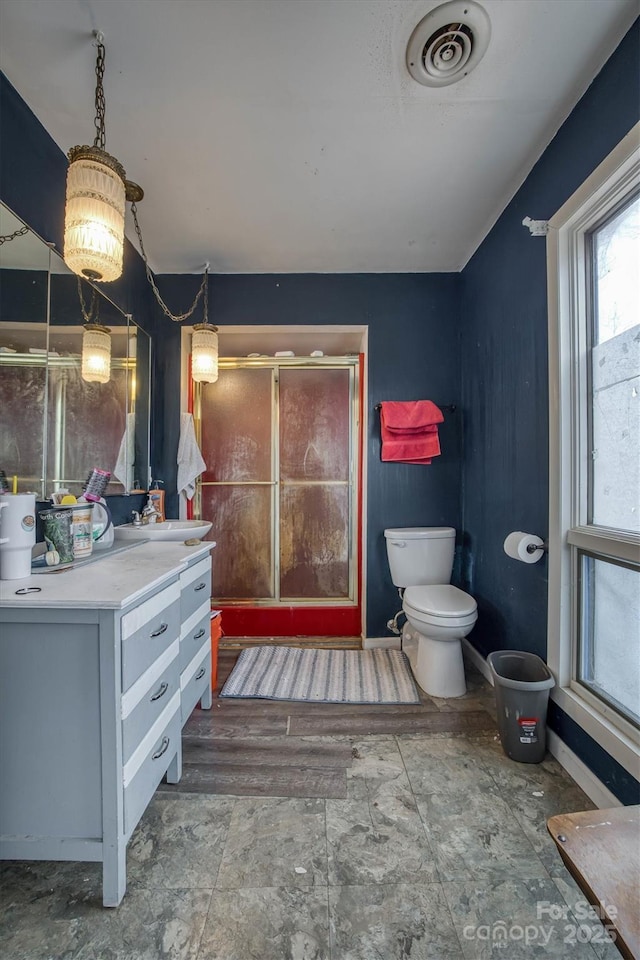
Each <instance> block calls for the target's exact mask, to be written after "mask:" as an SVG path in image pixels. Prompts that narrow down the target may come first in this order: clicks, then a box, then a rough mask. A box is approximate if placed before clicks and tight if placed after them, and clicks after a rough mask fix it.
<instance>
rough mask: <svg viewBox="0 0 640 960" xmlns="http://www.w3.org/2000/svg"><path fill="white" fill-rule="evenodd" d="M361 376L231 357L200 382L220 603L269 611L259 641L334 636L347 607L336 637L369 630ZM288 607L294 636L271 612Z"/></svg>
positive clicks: (301, 363) (204, 502) (204, 495)
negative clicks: (266, 636) (363, 625)
mask: <svg viewBox="0 0 640 960" xmlns="http://www.w3.org/2000/svg"><path fill="white" fill-rule="evenodd" d="M358 373H359V361H358V357H340V358H322V360H318V359H315V358H295V359H293V358H292V359H289V358H287V359H273V358H260V359H256V360H249V359H234V360H231V359H226V360H224V359H223V360H221V361H220V376H219V379H218V381H217V382H216V383H214V384H202V385H194V387H195V390H194V413H195V418H196V422H197V424H198V426H199V439H200V445H201V449H202V453H203V457H204V460H205V462H206V463H207V471H206V472H205V473H204V474H203V475H202V477H201V480H200V483H199V486H198V491H197V495H196V504H195V513H196V515H197V516H201V517H203V518H205V519H208V520H212V521H213V527H212V531H211V535H210V536H211V537H212V538H213V539H215V540H216V542H217V544H218V548H217V549H216V555H215V560H216V564H215V566H216V570H215V588H214V593H215V596H216V603H217V604H220V605H223V606H225V607H227V608H233V607H244V608H245V613H246V610H247V609H249V608H254V609H257V608H260V609H261V611H262V615H261V616H260V617H258V622H259V623H261V624H262V625H263V626H261V627H259V628H258V632H259V633H260V632H261V630H262V629H265V627H264V624H265V623H266V624H269V623H271V624H272V625H273V629H272V630H271V631H268V632H272V633H278V634H282V635H291V634H292V633H300V634H307V635H312V634H314V633H315V634H316V635H318V636H319V635H323V634H326V635H335V630H334V627H333V626H332V624H334V618H333V616H332V611H338V610H341V614H338V617H337V621H336V622H340V623H341V624H342V626H341V627H340V629H339V630H338V632H339V633H340V634H341V635H347V633H346V632H345V631H349V630H350V631H351V633H352V634H353V635H355V634H356V633H358V634H359V633H360V625H359V607H358V513H359V507H358V504H359V497H358V489H359V486H358V482H359V458H358V451H359V445H360V441H359V421H360V417H359V409H360V404H359V375H358ZM305 607H306V608H310V607H313V608H315V611H316V615H315V616H312V617H311V618H310V616H309V610H308V609H307V613H306V616H305V615H304V614H302V615H300V616H297V617H296V615H295V611H296V610H302V609H303V608H305ZM284 608H286V609H287V611H289V616H288V618H287V624H288V628H287V629H284V628H283V627H282V626H281V624H282V622H283V621H282V620H281V619H280V620H279V619H278V618H277V617H271V619H269V616H268V614H266V611H267V610H269V609H270V610H272V611H275V610H277V609H280V610H282V609H284ZM347 611H348V612H349V613H348V623H349V624H351V626H350V627H346V626H345V624H346V623H347V620H345V614H346V613H347ZM265 616H266V619H265ZM228 620H229V618H228V617H227V622H228ZM254 620H255V618H254ZM244 622H245V624H246V622H247V617H246V616H245V618H244ZM278 625H280V626H278ZM305 625H306V626H305ZM309 625H310V626H309ZM245 629H246V627H245ZM332 630H333V631H334V632H333V633H332ZM227 632H228V631H227Z"/></svg>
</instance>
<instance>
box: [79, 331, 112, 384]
mask: <svg viewBox="0 0 640 960" xmlns="http://www.w3.org/2000/svg"><path fill="white" fill-rule="evenodd" d="M110 333H111V330H110V329H109V327H103V326H102V324H101V323H87V324H85V327H84V333H83V334H82V379H83V380H86V381H87V382H88V383H109V380H110V378H111V337H110V336H109V334H110Z"/></svg>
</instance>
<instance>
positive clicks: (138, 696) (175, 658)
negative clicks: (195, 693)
mask: <svg viewBox="0 0 640 960" xmlns="http://www.w3.org/2000/svg"><path fill="white" fill-rule="evenodd" d="M179 690H180V667H179V646H178V643H177V641H174V642H173V644H171V646H170V647H168V648H167V650H166V651H165V653H164V654H163V655H162V657H160V659H159V660H158V661H156V663H155V664H154V665H153V667H151V668H150V669H149V670H147V672H146V673H144V674H143V675H142V676H141V677H140V678H139V679H138V681H137V682H136V683H134V684H133V686H131V687H129V690H128V691H127V693H125V694H124V696H123V698H122V758H123V762H124V763H126V762H127V760H129V758H130V757H131V754H132V753H133V751H134V750H135V749H136V748H137V746H138V745H139V744H140V743H141V742H142V740H144V738H145V736H146V735H147V733H148V732H149V730H150V729H151V727H152V726H153V725H154V723H155V722H156V720H157V719H158V717H159V716H160V714H161V713H162V711H163V710H164V708H165V707H166V706H167V704H168V703H169V701H170V700H171V698H172V697H173V696H174V695H175V694H176V693H177V692H178V691H179Z"/></svg>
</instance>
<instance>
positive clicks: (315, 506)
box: [279, 368, 352, 600]
mask: <svg viewBox="0 0 640 960" xmlns="http://www.w3.org/2000/svg"><path fill="white" fill-rule="evenodd" d="M350 379H351V374H350V371H349V370H348V369H333V370H331V369H329V370H325V369H314V368H309V369H290V368H284V369H282V370H281V371H280V384H279V399H280V404H279V408H280V415H279V421H280V423H279V433H280V444H279V461H280V471H279V480H280V551H279V560H280V571H279V573H280V575H279V580H280V596H281V598H282V599H288V600H296V599H302V600H309V599H315V600H328V599H335V600H346V599H348V598H349V597H350V595H351V593H352V584H351V582H350V566H351V565H350V563H349V554H350V529H351V523H350V515H351V508H352V503H351V501H352V498H351V485H350V481H351V468H350V447H351V416H350V411H351V402H350V400H351V393H350Z"/></svg>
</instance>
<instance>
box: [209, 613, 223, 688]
mask: <svg viewBox="0 0 640 960" xmlns="http://www.w3.org/2000/svg"><path fill="white" fill-rule="evenodd" d="M221 636H222V614H221V613H220V611H219V610H212V611H211V689H212V690H215V688H216V684H217V682H218V645H219V643H220V637H221Z"/></svg>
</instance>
